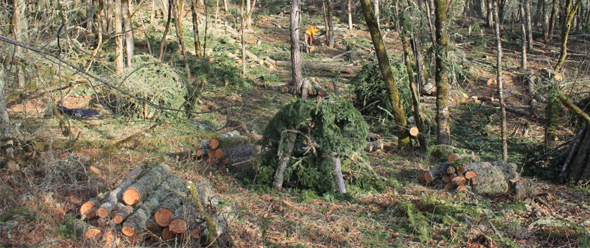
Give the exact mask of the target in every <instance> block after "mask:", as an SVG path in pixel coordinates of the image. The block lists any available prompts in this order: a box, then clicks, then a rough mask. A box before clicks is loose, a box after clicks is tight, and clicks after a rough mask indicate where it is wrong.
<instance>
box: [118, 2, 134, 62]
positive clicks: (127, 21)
mask: <svg viewBox="0 0 590 248" xmlns="http://www.w3.org/2000/svg"><path fill="white" fill-rule="evenodd" d="M121 4H122V5H121V7H122V9H121V14H122V16H123V29H124V31H125V51H126V53H127V66H131V63H132V61H133V54H134V50H135V42H134V41H133V27H131V12H132V10H131V2H130V1H129V0H122V2H121Z"/></svg>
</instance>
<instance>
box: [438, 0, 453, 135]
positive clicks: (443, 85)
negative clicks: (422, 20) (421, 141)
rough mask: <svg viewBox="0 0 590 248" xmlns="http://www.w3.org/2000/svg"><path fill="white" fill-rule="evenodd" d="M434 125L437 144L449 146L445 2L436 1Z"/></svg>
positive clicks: (443, 0)
mask: <svg viewBox="0 0 590 248" xmlns="http://www.w3.org/2000/svg"><path fill="white" fill-rule="evenodd" d="M435 5H436V20H435V27H436V44H437V48H436V51H437V52H436V61H435V62H436V71H435V81H436V123H437V125H438V130H437V137H436V142H437V144H447V145H450V144H451V129H450V120H449V78H448V70H449V69H448V62H447V53H448V48H447V46H448V35H447V30H446V28H445V27H446V26H447V12H446V9H447V2H446V1H445V0H436V2H435Z"/></svg>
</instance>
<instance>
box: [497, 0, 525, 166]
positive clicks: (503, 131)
mask: <svg viewBox="0 0 590 248" xmlns="http://www.w3.org/2000/svg"><path fill="white" fill-rule="evenodd" d="M494 3H495V5H496V6H495V7H496V8H495V9H494V18H495V19H496V23H495V29H496V43H497V47H496V52H497V60H496V69H497V71H498V77H497V81H498V96H499V98H500V132H501V133H500V135H501V137H502V160H504V162H507V161H508V141H507V138H506V136H507V134H506V132H507V130H506V108H505V107H504V88H503V85H502V39H501V38H500V18H499V17H498V7H499V6H498V4H497V3H496V2H494ZM523 48H524V47H523ZM524 54H526V53H524Z"/></svg>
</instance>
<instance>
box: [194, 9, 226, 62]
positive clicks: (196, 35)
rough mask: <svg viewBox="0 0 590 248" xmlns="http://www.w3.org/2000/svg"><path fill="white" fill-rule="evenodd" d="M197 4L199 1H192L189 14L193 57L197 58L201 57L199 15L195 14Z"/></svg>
mask: <svg viewBox="0 0 590 248" xmlns="http://www.w3.org/2000/svg"><path fill="white" fill-rule="evenodd" d="M198 4H199V0H192V4H191V13H192V16H193V37H194V39H195V55H197V57H201V40H200V39H201V38H200V36H199V13H198V12H197V7H198ZM226 11H227V9H226Z"/></svg>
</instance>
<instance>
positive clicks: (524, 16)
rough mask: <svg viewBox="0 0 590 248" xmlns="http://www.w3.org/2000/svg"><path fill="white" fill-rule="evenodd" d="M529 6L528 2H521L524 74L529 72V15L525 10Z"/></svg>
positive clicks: (522, 67)
mask: <svg viewBox="0 0 590 248" xmlns="http://www.w3.org/2000/svg"><path fill="white" fill-rule="evenodd" d="M527 4H528V1H527V0H521V3H520V13H521V14H520V32H521V34H520V35H521V39H520V40H521V48H520V51H521V58H520V68H521V70H522V71H523V72H525V71H526V70H527V59H526V56H527V35H528V33H527V24H528V20H527V16H528V13H527V12H526V10H525V6H526V5H527Z"/></svg>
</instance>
